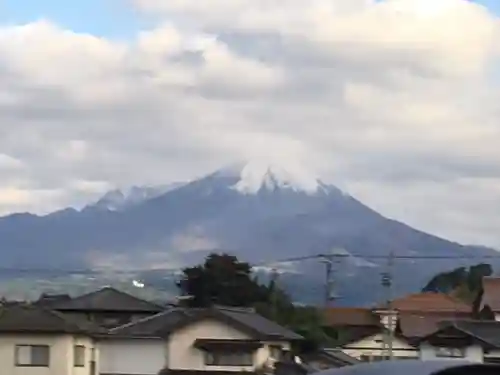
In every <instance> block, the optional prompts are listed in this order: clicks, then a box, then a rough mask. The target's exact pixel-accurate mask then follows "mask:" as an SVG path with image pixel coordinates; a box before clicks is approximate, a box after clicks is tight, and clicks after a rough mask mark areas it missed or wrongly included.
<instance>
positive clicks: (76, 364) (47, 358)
mask: <svg viewBox="0 0 500 375" xmlns="http://www.w3.org/2000/svg"><path fill="white" fill-rule="evenodd" d="M97 333H99V330H98V329H95V328H94V327H91V326H90V325H88V324H82V323H77V322H76V321H73V320H70V319H68V318H67V317H65V316H64V315H62V314H60V313H57V312H54V311H51V310H48V309H44V308H41V307H40V306H36V305H30V304H12V305H7V306H0V363H1V364H2V375H25V374H29V375H95V374H97V368H98V366H99V356H98V352H97V350H96V341H95V339H94V335H95V334H97Z"/></svg>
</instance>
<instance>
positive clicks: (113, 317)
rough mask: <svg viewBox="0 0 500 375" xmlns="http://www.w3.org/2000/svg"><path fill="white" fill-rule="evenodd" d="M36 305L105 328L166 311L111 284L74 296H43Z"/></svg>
mask: <svg viewBox="0 0 500 375" xmlns="http://www.w3.org/2000/svg"><path fill="white" fill-rule="evenodd" d="M38 304H39V305H42V306H45V307H48V308H51V309H52V310H56V311H59V312H61V313H64V314H65V315H68V316H72V317H75V318H77V319H87V320H88V321H90V322H92V323H94V324H98V325H100V326H103V327H106V328H113V327H118V326H120V325H123V324H127V323H130V322H132V321H135V320H140V319H142V318H145V317H148V316H151V315H154V314H157V313H159V312H161V311H163V310H165V308H164V307H162V306H159V305H157V304H155V303H152V302H149V301H145V300H143V299H140V298H137V297H135V296H132V295H131V294H128V293H125V292H123V291H120V290H117V289H115V288H111V287H105V288H102V289H99V290H96V291H94V292H91V293H88V294H84V295H82V296H79V297H75V298H67V297H65V296H60V297H59V298H52V299H50V298H49V297H47V296H45V297H42V298H41V299H40V300H39V301H38Z"/></svg>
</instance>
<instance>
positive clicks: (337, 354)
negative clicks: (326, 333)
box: [319, 349, 360, 365]
mask: <svg viewBox="0 0 500 375" xmlns="http://www.w3.org/2000/svg"><path fill="white" fill-rule="evenodd" d="M319 355H320V356H321V355H326V358H327V359H331V360H332V362H335V363H337V364H339V365H354V364H356V363H359V362H360V361H359V360H358V359H357V358H354V357H351V356H350V355H348V354H345V353H344V352H343V351H342V350H340V349H323V350H321V351H319Z"/></svg>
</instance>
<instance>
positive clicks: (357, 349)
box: [342, 334, 419, 359]
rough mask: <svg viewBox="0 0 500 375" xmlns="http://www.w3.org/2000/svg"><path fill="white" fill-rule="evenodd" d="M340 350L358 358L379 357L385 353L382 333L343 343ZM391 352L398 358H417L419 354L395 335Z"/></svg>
mask: <svg viewBox="0 0 500 375" xmlns="http://www.w3.org/2000/svg"><path fill="white" fill-rule="evenodd" d="M342 351H343V352H344V353H346V354H348V355H350V356H351V357H354V358H358V359H359V358H361V356H374V357H379V356H384V355H387V349H385V350H384V335H383V334H376V335H373V336H370V337H366V338H364V339H362V340H359V341H356V342H353V343H350V344H348V345H345V346H344V347H343V348H342ZM392 353H393V355H394V357H398V358H418V356H419V352H418V349H416V348H414V347H413V346H411V345H409V344H408V343H406V342H405V341H403V340H401V339H399V338H397V337H395V338H394V339H393V342H392Z"/></svg>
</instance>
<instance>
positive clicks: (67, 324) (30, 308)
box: [0, 304, 99, 334]
mask: <svg viewBox="0 0 500 375" xmlns="http://www.w3.org/2000/svg"><path fill="white" fill-rule="evenodd" d="M0 332H2V333H75V334H77V333H78V334H92V333H98V332H99V328H97V327H94V326H92V325H91V324H90V323H88V322H83V321H82V322H80V321H77V320H75V319H72V318H68V317H66V316H64V315H63V314H61V313H58V312H56V311H52V310H49V309H46V308H44V307H40V306H37V305H34V304H16V305H8V306H1V307H0Z"/></svg>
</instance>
